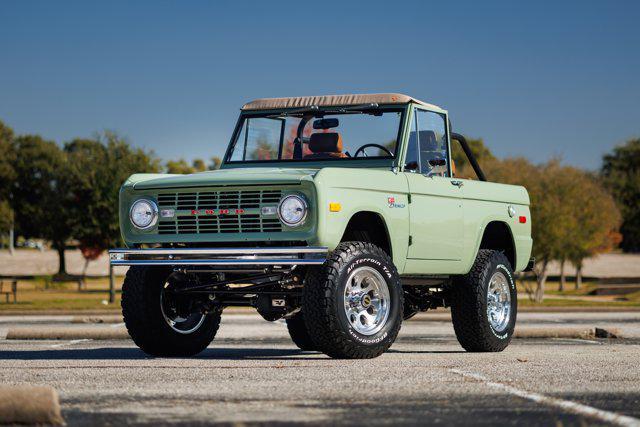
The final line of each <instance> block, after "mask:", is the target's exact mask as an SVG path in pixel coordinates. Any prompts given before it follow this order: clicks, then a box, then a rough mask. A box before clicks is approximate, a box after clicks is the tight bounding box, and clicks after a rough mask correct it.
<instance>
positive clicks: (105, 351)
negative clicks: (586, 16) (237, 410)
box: [0, 347, 465, 360]
mask: <svg viewBox="0 0 640 427" xmlns="http://www.w3.org/2000/svg"><path fill="white" fill-rule="evenodd" d="M387 353H390V354H456V353H465V351H464V350H450V351H448V350H394V349H390V350H388V351H387ZM325 358H327V356H325V355H323V354H321V353H318V352H310V351H301V350H298V349H282V348H228V347H227V348H225V347H221V348H208V349H206V350H205V351H203V352H202V353H200V354H198V355H196V356H193V357H189V358H187V359H194V360H207V359H208V360H321V359H325ZM154 359H171V358H156V357H153V356H149V355H147V354H145V353H144V352H143V351H142V350H140V349H138V348H134V347H100V348H63V349H34V350H9V351H7V350H4V351H0V360H154Z"/></svg>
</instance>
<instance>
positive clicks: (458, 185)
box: [451, 179, 463, 188]
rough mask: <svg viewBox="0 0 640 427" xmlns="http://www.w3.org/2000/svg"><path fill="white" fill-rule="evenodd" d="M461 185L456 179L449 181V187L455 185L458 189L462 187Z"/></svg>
mask: <svg viewBox="0 0 640 427" xmlns="http://www.w3.org/2000/svg"><path fill="white" fill-rule="evenodd" d="M462 184H463V182H462V181H460V180H458V179H454V180H453V181H451V185H455V186H456V187H458V188H460V187H462Z"/></svg>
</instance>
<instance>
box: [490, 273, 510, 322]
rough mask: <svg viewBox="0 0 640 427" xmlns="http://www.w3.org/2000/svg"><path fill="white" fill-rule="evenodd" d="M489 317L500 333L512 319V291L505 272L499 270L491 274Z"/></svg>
mask: <svg viewBox="0 0 640 427" xmlns="http://www.w3.org/2000/svg"><path fill="white" fill-rule="evenodd" d="M487 318H488V319H489V323H490V324H491V327H492V328H493V330H494V331H496V332H498V333H500V332H504V330H505V329H506V328H507V326H508V325H509V321H510V320H511V291H510V289H509V281H508V280H507V277H506V276H505V275H504V273H502V272H500V271H497V272H495V273H494V274H493V276H491V280H490V281H489V286H488V288H487Z"/></svg>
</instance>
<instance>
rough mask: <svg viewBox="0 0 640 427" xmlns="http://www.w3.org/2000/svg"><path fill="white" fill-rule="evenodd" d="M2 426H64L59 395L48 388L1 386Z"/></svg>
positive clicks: (0, 412) (0, 407)
mask: <svg viewBox="0 0 640 427" xmlns="http://www.w3.org/2000/svg"><path fill="white" fill-rule="evenodd" d="M0 424H2V425H5V424H31V425H33V424H38V425H43V424H47V425H64V424H65V422H64V419H63V418H62V414H61V413H60V402H59V401H58V393H57V392H56V391H55V390H54V389H53V388H51V387H46V386H15V387H11V386H0Z"/></svg>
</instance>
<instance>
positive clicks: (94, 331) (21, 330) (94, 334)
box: [6, 327, 129, 340]
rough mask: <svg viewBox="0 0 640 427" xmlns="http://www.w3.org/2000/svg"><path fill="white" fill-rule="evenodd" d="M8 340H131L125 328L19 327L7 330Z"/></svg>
mask: <svg viewBox="0 0 640 427" xmlns="http://www.w3.org/2000/svg"><path fill="white" fill-rule="evenodd" d="M6 339H8V340H79V339H92V340H120V339H129V333H128V332H127V330H126V329H124V328H82V327H77V328H75V327H74V328H31V327H18V328H10V329H8V330H7V337H6Z"/></svg>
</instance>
